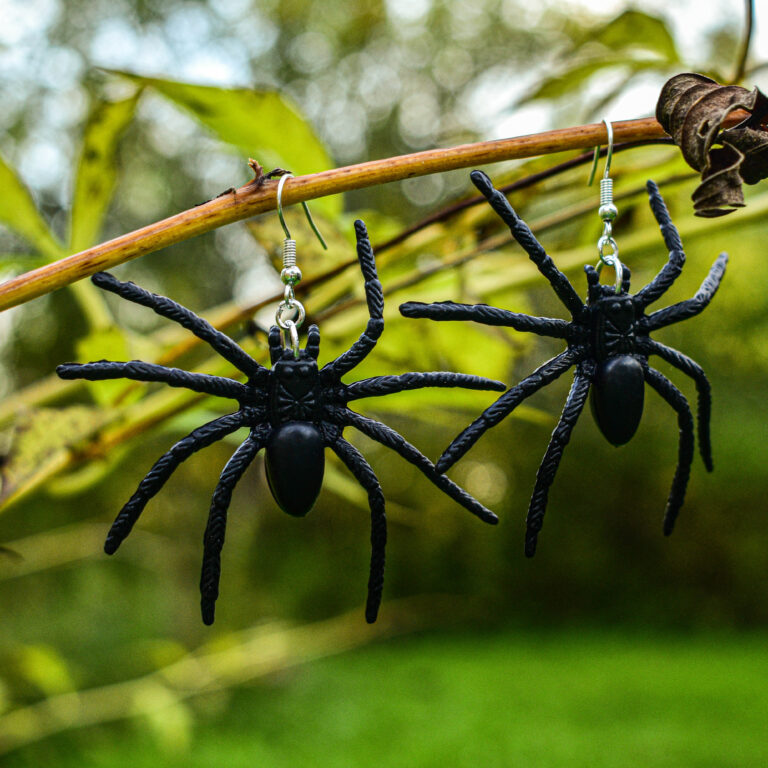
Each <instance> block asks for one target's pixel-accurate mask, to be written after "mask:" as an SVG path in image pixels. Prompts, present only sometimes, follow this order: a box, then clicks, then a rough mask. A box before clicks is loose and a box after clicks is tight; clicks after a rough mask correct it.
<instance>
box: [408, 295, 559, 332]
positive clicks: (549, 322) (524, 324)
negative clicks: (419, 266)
mask: <svg viewBox="0 0 768 768" xmlns="http://www.w3.org/2000/svg"><path fill="white" fill-rule="evenodd" d="M400 314H401V315H404V316H405V317H426V318H428V319H429V320H472V321H474V322H476V323H482V324H483V325H501V326H504V327H507V328H514V329H515V330H516V331H528V332H530V333H535V334H537V335H539V336H552V337H553V338H556V339H564V338H566V336H567V334H568V327H569V325H570V323H568V322H567V321H566V320H560V319H558V318H552V317H533V316H532V315H521V314H519V313H517V312H510V311H509V310H507V309H499V308H498V307H489V306H488V305H487V304H456V303H455V302H453V301H436V302H434V303H432V304H424V303H422V302H420V301H407V302H405V304H401V305H400Z"/></svg>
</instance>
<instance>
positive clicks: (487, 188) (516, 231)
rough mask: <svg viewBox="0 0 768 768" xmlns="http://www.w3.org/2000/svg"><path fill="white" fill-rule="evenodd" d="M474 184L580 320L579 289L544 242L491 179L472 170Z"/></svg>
mask: <svg viewBox="0 0 768 768" xmlns="http://www.w3.org/2000/svg"><path fill="white" fill-rule="evenodd" d="M469 178H470V179H472V183H473V184H474V185H475V186H476V187H477V188H478V189H479V190H480V192H482V193H483V195H484V196H485V198H486V199H487V200H488V202H489V203H490V205H491V208H493V210H494V211H496V213H497V214H498V215H499V217H500V218H501V220H502V221H503V222H504V223H505V224H506V225H507V226H508V227H509V230H510V232H511V233H512V237H514V238H515V240H517V242H518V243H520V245H521V246H522V248H523V250H524V251H525V252H526V253H527V254H528V256H530V258H531V261H532V262H533V263H534V264H535V265H536V266H537V267H538V269H539V272H541V274H542V275H544V277H546V278H547V280H549V282H550V284H551V285H552V288H553V290H554V291H555V293H556V294H557V296H558V298H559V299H560V301H562V302H563V304H565V306H566V307H567V308H568V310H569V311H570V313H571V315H573V317H580V316H581V315H582V314H583V312H584V304H583V303H582V301H581V299H580V298H579V295H578V294H577V293H576V290H575V289H574V287H573V286H572V285H571V283H570V281H569V280H568V278H567V277H566V276H565V275H564V274H563V273H562V272H561V271H560V270H559V269H558V268H557V267H556V266H555V263H554V262H553V261H552V259H551V258H550V257H549V256H548V255H547V252H546V251H545V250H544V248H543V247H542V245H541V243H539V241H538V240H537V239H536V238H535V237H534V236H533V232H531V230H530V229H529V227H528V225H527V224H526V223H525V222H524V221H523V220H522V219H521V218H520V217H519V216H518V215H517V214H516V213H515V210H514V208H512V206H511V205H510V204H509V201H508V200H507V198H506V197H504V195H503V194H502V193H501V192H499V190H498V189H496V188H494V186H493V184H492V183H491V180H490V179H489V178H488V176H487V175H486V174H485V173H483V172H482V171H472V173H470V174H469Z"/></svg>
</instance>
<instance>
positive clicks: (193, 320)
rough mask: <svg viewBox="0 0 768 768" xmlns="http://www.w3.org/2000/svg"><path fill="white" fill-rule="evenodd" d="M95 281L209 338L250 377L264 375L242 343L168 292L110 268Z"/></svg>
mask: <svg viewBox="0 0 768 768" xmlns="http://www.w3.org/2000/svg"><path fill="white" fill-rule="evenodd" d="M91 280H92V281H93V283H95V284H96V285H98V286H99V288H102V289H104V290H105V291H111V292H112V293H116V294H117V295H118V296H120V297H122V298H123V299H127V300H128V301H132V302H134V303H135V304H141V305H142V306H143V307H149V308H150V309H151V310H152V311H153V312H156V313H157V314H158V315H161V316H162V317H167V318H168V319H169V320H173V321H174V322H175V323H178V324H179V325H181V326H183V327H184V328H186V329H187V330H188V331H192V333H194V334H195V336H197V337H198V338H199V339H202V340H203V341H205V342H207V343H208V344H210V345H211V347H213V349H215V350H216V352H218V353H219V354H220V355H221V356H222V357H223V358H224V359H225V360H228V361H229V362H230V363H232V365H234V366H235V368H238V369H239V370H241V371H242V372H243V373H245V374H246V375H248V376H251V377H264V376H265V375H266V374H267V371H268V369H266V368H265V367H264V366H263V365H260V364H259V363H257V362H256V361H255V360H254V359H253V358H252V357H251V356H250V355H249V354H248V353H247V352H246V351H245V350H243V349H242V348H241V347H240V345H239V344H237V343H236V342H234V341H233V340H232V339H230V338H229V336H227V335H226V334H224V333H222V332H221V331H217V330H216V329H215V328H214V327H213V326H212V325H211V324H210V323H209V322H208V321H207V320H204V319H203V318H202V317H200V316H199V315H196V314H195V313H194V312H192V310H189V309H187V308H186V307H182V306H181V304H177V303H176V302H175V301H172V300H171V299H169V298H166V297H165V296H159V295H158V294H156V293H150V292H149V291H146V290H144V288H140V287H139V286H138V285H135V284H134V283H122V282H120V281H119V280H118V279H117V278H116V277H113V276H112V275H110V274H109V272H97V273H96V274H95V275H93V276H92V277H91Z"/></svg>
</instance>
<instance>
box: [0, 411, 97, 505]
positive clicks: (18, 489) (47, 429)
mask: <svg viewBox="0 0 768 768" xmlns="http://www.w3.org/2000/svg"><path fill="white" fill-rule="evenodd" d="M109 415H110V414H109V413H108V412H107V411H105V410H104V409H103V408H89V407H87V406H80V405H77V406H71V407H69V408H62V409H51V408H40V409H38V410H35V411H30V412H27V413H25V414H22V415H21V416H20V417H19V418H18V420H17V421H16V423H15V424H14V426H13V429H12V431H11V433H10V448H9V449H8V450H7V451H5V452H4V455H3V456H2V466H0V505H3V506H5V505H7V504H8V503H9V502H10V500H14V501H16V500H18V499H19V498H21V497H22V496H23V495H24V494H26V493H28V492H29V491H32V490H33V489H35V488H36V487H37V486H38V485H39V484H40V483H41V482H43V481H44V480H46V479H47V478H49V477H50V476H51V475H52V474H53V473H55V472H56V471H58V470H60V469H63V468H65V467H66V466H67V465H68V463H69V459H70V446H72V445H76V444H77V443H79V442H80V441H82V440H85V439H86V438H87V437H89V436H91V435H93V434H95V433H96V431H97V430H98V429H99V427H100V426H102V424H104V423H105V422H106V421H107V420H108V417H109Z"/></svg>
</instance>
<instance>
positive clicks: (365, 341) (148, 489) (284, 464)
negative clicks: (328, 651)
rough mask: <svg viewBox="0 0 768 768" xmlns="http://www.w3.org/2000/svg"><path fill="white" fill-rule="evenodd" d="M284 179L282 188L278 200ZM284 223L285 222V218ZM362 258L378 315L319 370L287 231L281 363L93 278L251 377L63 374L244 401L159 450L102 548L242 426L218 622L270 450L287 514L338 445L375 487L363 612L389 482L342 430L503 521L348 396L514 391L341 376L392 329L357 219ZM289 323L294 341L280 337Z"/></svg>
mask: <svg viewBox="0 0 768 768" xmlns="http://www.w3.org/2000/svg"><path fill="white" fill-rule="evenodd" d="M285 180H286V178H285V177H282V178H281V179H280V182H279V185H278V207H279V208H280V209H281V207H282V206H281V202H282V201H281V199H280V198H281V194H282V190H283V184H284V183H285ZM283 225H284V226H285V224H284V222H283ZM355 234H356V237H357V256H358V261H359V264H360V270H361V272H362V274H363V279H364V281H365V283H364V285H365V297H366V302H367V306H368V314H369V319H368V322H367V324H366V327H365V330H364V331H363V333H362V334H361V336H360V338H359V339H358V340H357V341H355V342H354V343H353V344H352V346H351V347H350V348H349V349H348V350H347V351H346V352H344V353H343V354H341V355H340V356H339V357H337V358H336V359H335V360H332V361H331V362H329V363H327V364H326V365H324V366H323V367H322V368H320V369H318V365H317V358H318V355H319V351H320V331H319V330H318V328H317V326H316V325H311V326H310V327H309V329H308V331H307V342H306V346H305V347H304V349H301V348H300V347H299V339H298V328H299V326H300V325H301V323H302V321H303V319H304V314H305V313H304V308H303V306H302V305H301V304H300V303H299V302H298V301H297V300H296V298H295V296H294V293H293V286H294V285H295V284H296V283H297V282H298V279H300V274H301V273H300V271H299V270H298V268H297V267H296V265H295V262H294V263H290V262H291V260H292V256H291V254H292V253H293V248H294V246H291V245H290V240H291V238H290V235H289V233H288V231H287V228H286V240H287V241H289V242H288V243H287V245H286V249H285V250H286V252H287V253H288V257H287V259H286V261H285V266H284V268H283V272H282V275H283V280H284V282H285V284H286V291H285V297H284V300H283V302H282V303H281V304H280V306H279V307H278V310H277V322H278V325H275V326H272V328H271V329H270V331H269V354H270V360H271V364H272V367H271V368H266V367H265V366H263V365H261V364H260V363H259V362H257V361H256V360H254V359H253V358H252V357H251V356H250V355H249V354H247V353H246V352H245V351H244V350H243V349H242V348H241V347H240V346H239V345H238V344H237V343H236V342H235V341H233V340H232V339H231V338H229V337H228V336H226V335H225V334H223V333H221V332H220V331H218V330H216V329H215V328H214V327H213V326H211V325H210V324H209V323H208V322H207V321H206V320H204V319H203V318H201V317H198V316H197V315H196V314H194V313H193V312H192V311H190V310H189V309H187V308H186V307H182V306H181V305H180V304H177V303H176V302H174V301H171V300H170V299H167V298H165V297H164V296H158V295H156V294H153V293H149V292H148V291H145V290H144V289H143V288H140V287H139V286H137V285H134V284H133V283H122V282H120V281H119V280H117V279H116V278H114V277H113V276H112V275H110V274H108V273H106V272H100V273H97V274H95V275H93V277H92V278H91V279H92V280H93V282H94V283H95V284H96V285H97V286H99V287H100V288H102V289H104V290H107V291H111V292H112V293H115V294H117V295H118V296H120V297H121V298H124V299H126V300H128V301H132V302H135V303H136V304H141V305H142V306H145V307H148V308H149V309H151V310H153V311H154V312H156V313H157V314H159V315H161V316H163V317H166V318H168V319H169V320H173V321H174V322H177V323H179V324H180V325H182V326H183V327H184V328H186V329H188V330H189V331H191V332H192V333H194V334H195V335H196V336H198V337H199V338H200V339H202V340H203V341H205V342H207V343H208V344H210V345H211V346H212V347H213V349H214V350H215V351H216V352H218V354H220V355H221V356H222V357H223V358H225V359H226V360H228V361H229V362H230V363H232V365H233V366H235V368H237V369H238V370H239V371H240V372H241V373H242V374H243V375H244V376H245V377H246V381H245V383H241V382H240V381H237V380H236V379H232V378H225V377H221V376H210V375H207V374H202V373H191V372H188V371H183V370H179V369H177V368H166V367H165V366H161V365H154V364H152V363H145V362H142V361H138V360H133V361H130V362H114V361H107V360H102V361H99V362H94V363H85V364H79V363H65V364H63V365H60V366H59V367H58V368H57V369H56V371H57V373H58V374H59V376H60V377H61V378H63V379H87V380H90V381H97V380H103V379H120V378H127V379H133V380H136V381H145V382H163V383H165V384H169V385H170V386H172V387H183V388H186V389H191V390H193V391H196V392H201V393H204V394H206V395H212V396H216V397H225V398H229V399H231V400H234V401H236V403H237V409H236V410H235V411H234V412H233V413H230V414H228V415H226V416H222V417H220V418H218V419H214V420H213V421H210V422H208V423H207V424H204V425H203V426H201V427H199V428H198V429H196V430H194V431H193V432H191V433H190V434H189V435H187V436H186V437H184V438H182V439H181V440H180V441H179V442H177V443H176V444H175V445H174V446H173V447H172V448H171V449H170V450H169V451H168V452H167V453H165V454H164V455H163V456H161V457H160V458H159V459H158V460H157V461H156V462H155V464H154V466H153V467H152V468H151V469H150V470H149V472H148V473H147V475H146V476H145V477H144V479H143V480H142V481H141V482H140V483H139V486H138V488H137V489H136V491H135V493H134V494H133V496H131V498H130V499H129V500H128V502H127V503H126V504H125V506H124V507H123V508H122V510H121V511H120V513H119V514H118V516H117V518H116V519H115V522H114V523H113V525H112V528H111V529H110V531H109V534H108V535H107V540H106V543H105V545H104V549H105V551H106V552H107V554H112V553H114V552H115V551H116V550H117V548H118V547H119V546H120V544H121V543H122V541H123V540H124V539H125V538H126V537H127V536H128V534H129V533H130V532H131V529H132V528H133V525H134V524H135V523H136V521H137V520H138V519H139V515H141V513H142V511H143V510H144V508H145V506H146V505H147V503H148V502H149V501H150V499H152V497H153V496H155V495H156V494H157V493H158V492H159V491H160V489H161V488H162V487H163V485H164V484H165V482H166V481H167V480H168V478H169V477H170V476H171V475H172V474H173V472H174V471H175V470H176V469H177V467H178V466H179V465H180V464H181V463H182V462H183V461H186V459H188V458H189V457H190V456H191V455H192V454H193V453H195V452H196V451H199V450H200V449H202V448H205V447H206V446H209V445H211V444H212V443H214V442H216V441H218V440H221V439H223V438H224V437H226V436H227V435H229V434H231V433H233V432H235V431H237V430H238V429H240V428H242V427H247V428H248V429H249V434H248V437H247V438H246V439H245V441H244V442H243V443H242V444H241V445H240V447H239V448H238V449H237V450H236V451H235V452H234V454H233V455H232V457H231V458H230V460H229V461H228V462H227V464H226V466H225V467H224V470H223V471H222V473H221V477H220V479H219V483H218V485H217V486H216V489H215V491H214V493H213V498H212V500H211V506H210V512H209V515H208V524H207V526H206V529H205V535H204V538H203V546H204V553H203V566H202V573H201V578H200V595H201V601H200V603H201V608H202V615H203V621H204V622H205V623H206V624H212V623H213V620H214V609H215V604H216V599H217V597H218V594H219V576H220V571H221V551H222V547H223V545H224V535H225V530H226V524H227V510H228V508H229V504H230V501H231V498H232V492H233V490H234V487H235V485H236V484H237V483H238V481H239V480H240V478H241V477H242V476H243V473H244V472H245V471H246V469H247V468H248V466H249V465H250V463H251V462H252V461H253V459H254V458H255V456H256V454H257V453H259V451H260V450H261V449H262V448H265V449H266V461H265V467H266V473H267V478H268V481H269V486H270V489H271V491H272V494H273V496H274V498H275V501H276V502H277V504H278V505H279V506H280V507H281V508H282V509H283V510H284V511H285V512H287V513H288V514H290V515H293V516H295V517H303V516H304V515H306V514H307V513H308V512H309V510H310V509H311V507H312V505H313V504H314V502H315V499H316V498H317V496H318V494H319V492H320V488H321V485H322V480H323V473H324V466H325V458H324V453H325V449H326V448H330V449H331V450H332V451H333V452H334V453H335V454H336V455H337V456H338V457H339V459H340V460H341V462H342V463H343V464H344V465H345V466H346V467H347V468H348V469H349V471H350V472H351V473H352V475H353V476H354V477H355V479H356V480H357V482H358V483H359V484H360V485H361V486H362V487H363V488H364V489H365V490H366V492H367V494H368V502H369V507H370V512H371V562H370V572H369V579H368V597H367V602H366V608H365V617H366V620H367V621H368V622H373V621H375V620H376V616H377V613H378V609H379V604H380V602H381V595H382V589H383V583H384V550H385V545H386V539H387V525H386V517H385V512H384V495H383V492H382V489H381V485H380V484H379V481H378V479H377V477H376V475H375V473H374V471H373V469H372V468H371V466H370V465H369V464H368V462H367V461H366V459H365V458H364V457H363V455H362V453H360V451H358V450H357V448H355V447H354V446H353V445H352V444H351V443H349V442H347V441H346V440H345V439H344V437H343V436H342V433H343V431H344V429H346V428H347V427H352V428H354V429H356V430H358V431H359V432H362V433H363V434H364V435H366V436H367V437H369V438H371V439H372V440H374V441H376V442H378V443H380V444H382V445H384V446H386V447H387V448H391V449H392V450H393V451H395V453H397V454H399V455H400V456H401V457H402V458H404V459H405V460H406V461H408V462H410V463H411V464H413V465H414V466H416V467H417V468H418V469H419V470H420V471H421V472H422V473H423V474H424V475H425V476H426V477H427V478H428V479H429V480H430V481H431V482H432V483H434V485H436V486H437V487H438V488H439V489H440V490H441V491H443V492H444V493H446V494H447V495H448V496H450V497H451V498H452V499H454V501H456V502H458V503H459V504H461V506H463V507H464V508H465V509H467V510H468V511H469V512H471V513H472V514H473V515H475V516H477V517H479V518H480V519H481V520H483V521H484V522H486V523H496V522H498V519H497V517H496V515H494V514H493V512H491V511H490V510H488V509H486V508H485V507H484V506H483V505H482V504H480V503H479V502H478V501H476V500H475V499H474V498H472V497H471V496H470V495H469V494H468V493H466V491H464V490H463V489H461V488H459V486H457V485H456V484H455V483H453V482H452V481H451V480H449V479H448V478H446V477H445V476H444V475H442V474H440V473H438V472H437V471H436V470H435V467H434V465H433V464H432V462H430V461H429V459H427V457H426V456H424V455H423V454H422V453H421V452H420V451H418V450H417V449H416V448H415V447H414V446H412V445H411V444H410V443H408V442H407V441H406V440H405V438H403V437H402V436H401V435H399V434H398V433H397V432H395V430H393V429H392V428H391V427H388V426H387V425H386V424H382V423H381V422H379V421H375V420H373V419H371V418H368V417H366V416H363V415H361V414H359V413H356V412H355V411H353V410H352V409H351V408H349V407H348V404H349V402H350V401H353V400H359V399H361V398H366V397H380V396H385V395H390V394H394V393H396V392H402V391H404V390H411V389H421V388H423V387H463V388H465V389H478V390H496V391H502V390H504V389H506V387H505V386H504V384H502V383H501V382H499V381H491V380H489V379H485V378H481V377H479V376H471V375H465V374H460V373H450V372H443V371H437V372H429V373H422V372H411V373H403V374H397V375H387V376H374V377H372V378H369V379H363V380H361V381H356V382H352V383H350V384H344V383H342V381H341V378H342V376H344V375H345V374H347V373H349V372H350V371H352V369H353V368H355V367H356V366H357V365H358V364H359V363H360V362H362V361H363V360H364V359H365V358H366V357H367V356H368V354H369V353H370V352H371V351H372V350H373V349H374V347H375V346H376V343H377V341H378V339H379V337H380V336H381V334H382V331H383V330H384V319H383V309H384V295H383V291H382V287H381V283H380V282H379V279H378V276H377V274H376V263H375V261H374V255H373V250H372V248H371V244H370V241H369V240H368V233H367V231H366V228H365V224H363V222H362V221H356V222H355ZM281 330H282V332H284V333H286V337H287V338H286V340H285V341H283V339H282V338H281Z"/></svg>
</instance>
